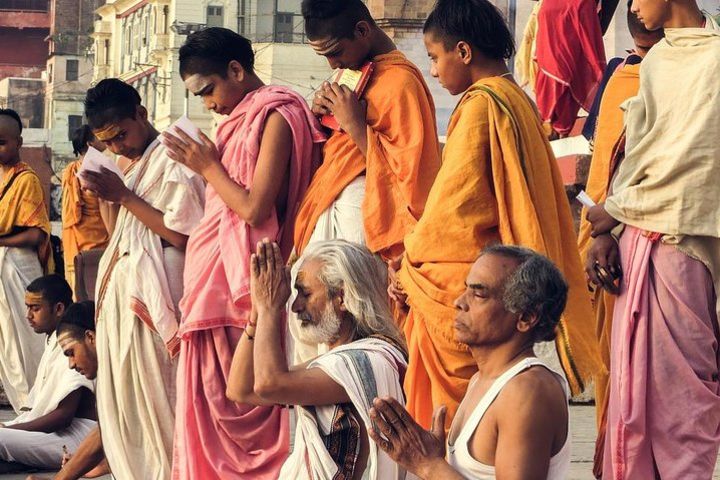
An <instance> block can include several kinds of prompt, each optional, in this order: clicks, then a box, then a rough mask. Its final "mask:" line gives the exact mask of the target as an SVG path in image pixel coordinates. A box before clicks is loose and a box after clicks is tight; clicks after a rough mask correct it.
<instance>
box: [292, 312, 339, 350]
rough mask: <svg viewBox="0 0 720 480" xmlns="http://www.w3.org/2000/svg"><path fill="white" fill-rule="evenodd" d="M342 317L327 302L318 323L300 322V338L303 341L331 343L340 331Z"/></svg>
mask: <svg viewBox="0 0 720 480" xmlns="http://www.w3.org/2000/svg"><path fill="white" fill-rule="evenodd" d="M341 322H342V319H341V318H340V316H339V315H338V314H337V313H335V309H334V308H333V306H332V303H328V304H327V305H326V307H325V310H324V311H323V313H322V316H321V317H320V323H318V324H310V323H302V322H301V323H300V340H302V341H303V342H304V343H310V344H320V343H332V342H334V341H335V340H336V339H337V337H338V333H340V323H341Z"/></svg>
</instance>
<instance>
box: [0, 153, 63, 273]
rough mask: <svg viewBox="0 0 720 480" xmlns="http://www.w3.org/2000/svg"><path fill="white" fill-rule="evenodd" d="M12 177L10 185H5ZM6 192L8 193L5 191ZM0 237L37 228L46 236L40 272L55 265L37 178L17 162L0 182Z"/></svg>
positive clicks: (40, 248)
mask: <svg viewBox="0 0 720 480" xmlns="http://www.w3.org/2000/svg"><path fill="white" fill-rule="evenodd" d="M13 177H15V180H13V182H12V185H10V187H9V188H7V185H8V182H10V180H11V179H12V178H13ZM6 188H7V191H5V190H6ZM3 191H5V195H4V196H3V197H2V199H0V237H2V236H7V235H9V234H11V233H13V230H15V229H16V228H18V227H20V228H23V227H24V228H30V227H36V228H39V229H40V230H42V231H43V232H45V233H46V236H45V240H44V241H43V243H42V244H41V245H40V247H39V248H38V249H37V250H38V258H39V259H40V264H41V265H42V267H43V271H44V272H45V273H48V272H50V271H52V270H53V268H54V262H53V259H52V255H51V251H50V214H49V212H48V207H47V203H46V202H45V193H44V192H43V188H42V184H41V183H40V178H39V177H38V176H37V174H36V173H35V171H34V170H33V169H32V168H30V166H29V165H27V164H26V163H23V162H20V163H18V164H17V165H15V166H14V167H13V168H11V169H10V170H9V171H7V172H6V173H5V176H4V178H2V179H0V192H3Z"/></svg>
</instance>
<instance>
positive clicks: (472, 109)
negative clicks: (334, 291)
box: [400, 77, 602, 427]
mask: <svg viewBox="0 0 720 480" xmlns="http://www.w3.org/2000/svg"><path fill="white" fill-rule="evenodd" d="M498 240H499V241H501V242H502V243H505V244H516V245H523V246H526V247H529V248H532V249H533V250H536V251H538V252H540V253H543V254H545V255H547V256H548V257H549V258H550V259H551V260H553V261H554V262H555V264H556V265H557V266H558V267H559V268H560V270H561V271H562V272H563V273H564V275H565V277H566V279H567V281H568V284H569V285H570V292H569V298H568V305H567V308H566V310H565V314H564V315H563V318H562V320H561V323H560V326H559V328H558V339H557V342H556V343H557V349H558V354H559V356H560V360H561V363H562V365H563V368H564V370H565V372H566V375H567V377H568V380H569V382H570V385H571V387H572V389H573V392H575V393H578V392H580V391H582V390H583V388H584V386H585V382H586V381H587V380H589V379H590V378H591V377H592V376H593V375H594V374H596V373H597V372H598V371H599V370H600V369H601V368H602V367H601V364H600V359H599V355H598V352H597V344H596V342H595V338H594V335H593V331H592V323H591V317H592V314H591V306H590V298H589V295H588V292H587V286H586V283H585V278H584V275H583V271H582V268H581V265H580V259H579V256H578V254H577V249H576V241H577V240H576V237H575V233H574V230H573V221H572V217H571V213H570V206H569V204H568V201H567V197H566V194H565V188H564V186H563V183H562V179H561V177H560V172H559V170H558V167H557V164H556V161H555V157H554V156H553V154H552V150H551V148H550V145H549V144H548V142H547V140H546V138H545V135H544V134H543V130H542V125H541V122H540V118H539V116H538V113H537V111H536V110H535V108H534V106H533V105H532V103H531V102H530V101H529V99H528V97H527V96H526V95H525V94H524V92H523V91H522V90H521V89H520V88H519V87H518V86H517V85H516V84H515V83H514V82H512V81H510V80H507V79H504V78H498V77H495V78H489V79H484V80H481V81H479V82H477V83H476V84H475V85H473V86H472V87H470V89H469V90H468V91H467V92H466V93H465V95H464V96H463V98H462V99H461V100H460V103H459V104H458V106H457V108H456V110H455V112H454V113H453V115H452V118H451V120H450V126H449V130H448V142H447V145H446V146H445V150H444V152H443V164H442V168H441V170H440V173H439V174H438V177H437V179H436V182H435V185H434V186H433V189H432V191H431V192H430V197H429V198H428V202H427V205H426V207H425V213H424V215H423V216H422V217H421V219H420V220H419V222H418V224H417V226H416V227H415V229H414V230H413V231H412V233H410V234H409V235H408V236H407V237H406V239H405V250H406V251H405V257H404V259H403V262H402V267H401V270H400V281H401V283H402V285H403V287H404V289H405V291H406V293H407V295H408V303H409V305H410V312H409V314H408V318H407V320H406V322H405V325H404V330H405V335H406V337H407V341H408V348H409V350H410V352H409V353H410V361H409V369H408V373H407V375H406V377H405V391H406V393H407V396H408V408H409V410H410V413H411V414H412V415H413V418H415V419H416V420H418V421H419V422H420V423H421V424H422V425H424V426H425V427H428V426H429V424H430V419H431V415H432V410H433V408H434V407H436V406H439V405H441V404H445V405H447V407H448V413H449V417H448V418H449V419H451V418H452V416H453V415H454V413H455V411H456V409H457V406H458V404H459V402H460V400H461V399H462V397H463V396H464V395H465V391H466V389H467V384H468V380H469V379H470V377H471V376H472V375H473V374H474V373H475V371H476V370H477V368H476V366H475V363H474V361H473V359H472V357H471V356H470V353H469V352H468V351H467V349H466V347H465V346H463V345H460V344H458V343H456V342H455V340H454V332H453V323H454V319H455V308H454V306H453V302H454V300H455V299H456V298H457V297H458V296H459V295H460V294H461V293H462V292H463V290H464V281H465V279H466V276H467V274H468V272H469V270H470V267H471V265H472V264H473V262H474V261H475V260H476V258H477V256H478V254H479V253H480V251H481V250H482V248H483V247H485V246H486V245H487V244H488V243H492V242H496V241H498Z"/></svg>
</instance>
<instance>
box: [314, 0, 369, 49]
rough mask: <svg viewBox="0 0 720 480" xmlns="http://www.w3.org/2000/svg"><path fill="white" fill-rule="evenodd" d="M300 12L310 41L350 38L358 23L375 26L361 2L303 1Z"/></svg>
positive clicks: (333, 0) (348, 0) (357, 0)
mask: <svg viewBox="0 0 720 480" xmlns="http://www.w3.org/2000/svg"><path fill="white" fill-rule="evenodd" d="M301 10H302V16H303V19H304V20H305V34H306V35H307V37H308V38H309V39H311V40H315V39H320V38H327V37H331V38H352V37H353V35H354V32H355V26H356V25H357V24H358V22H361V21H366V22H368V23H369V24H370V25H375V21H374V20H373V18H372V16H371V15H370V11H369V10H368V8H367V6H366V5H365V4H364V3H363V2H362V0H303V2H302V7H301Z"/></svg>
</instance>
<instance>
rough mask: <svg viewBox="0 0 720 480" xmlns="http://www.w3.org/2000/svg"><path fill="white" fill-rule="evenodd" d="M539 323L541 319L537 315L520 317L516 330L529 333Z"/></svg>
mask: <svg viewBox="0 0 720 480" xmlns="http://www.w3.org/2000/svg"><path fill="white" fill-rule="evenodd" d="M539 321H540V318H538V316H537V314H536V313H531V314H525V315H519V316H518V319H517V323H516V326H515V328H517V330H518V332H521V333H529V332H530V331H531V330H532V329H533V328H535V325H537V324H538V322H539Z"/></svg>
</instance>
